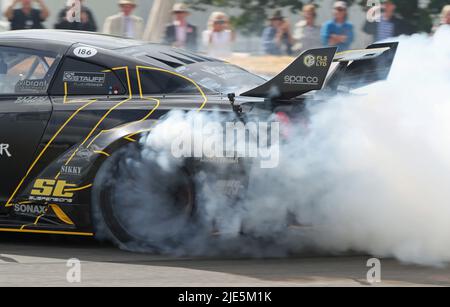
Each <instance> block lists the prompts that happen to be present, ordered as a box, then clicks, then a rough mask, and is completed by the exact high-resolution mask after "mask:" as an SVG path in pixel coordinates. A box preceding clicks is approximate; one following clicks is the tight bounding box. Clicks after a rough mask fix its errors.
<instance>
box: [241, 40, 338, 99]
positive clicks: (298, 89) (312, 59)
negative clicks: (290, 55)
mask: <svg viewBox="0 0 450 307" xmlns="http://www.w3.org/2000/svg"><path fill="white" fill-rule="evenodd" d="M336 50H337V48H335V47H330V48H320V49H312V50H308V51H305V52H303V53H302V54H301V55H300V56H299V57H298V58H297V59H296V60H295V61H294V62H292V64H291V65H289V66H288V67H287V68H286V69H285V70H283V71H282V72H281V73H280V74H278V75H277V76H276V77H275V78H273V79H271V80H270V81H268V82H266V83H264V84H262V85H260V86H258V87H257V88H255V89H252V90H250V91H247V92H245V93H242V94H241V96H248V97H260V98H271V99H292V98H295V97H298V96H300V95H303V94H305V93H307V92H310V91H314V90H320V89H322V86H323V84H324V82H325V79H326V77H327V74H328V71H329V69H330V66H331V64H332V62H333V59H334V56H335V54H336Z"/></svg>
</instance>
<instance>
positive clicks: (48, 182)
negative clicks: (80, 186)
mask: <svg viewBox="0 0 450 307" xmlns="http://www.w3.org/2000/svg"><path fill="white" fill-rule="evenodd" d="M76 186H77V185H76V184H69V183H67V182H66V181H64V180H53V179H38V180H36V182H35V183H34V186H33V189H32V190H31V196H30V198H29V200H31V201H52V202H68V203H71V202H72V197H73V196H74V193H72V192H67V191H66V189H70V188H75V187H76Z"/></svg>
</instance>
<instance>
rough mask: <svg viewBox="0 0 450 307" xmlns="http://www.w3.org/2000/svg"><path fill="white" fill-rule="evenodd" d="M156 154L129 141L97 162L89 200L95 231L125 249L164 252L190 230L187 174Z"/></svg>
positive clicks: (192, 191)
mask: <svg viewBox="0 0 450 307" xmlns="http://www.w3.org/2000/svg"><path fill="white" fill-rule="evenodd" d="M158 155H159V154H158V153H156V152H151V151H149V149H146V150H145V151H142V150H141V149H140V148H139V145H135V144H130V145H129V146H126V147H125V148H122V149H119V150H118V151H117V152H115V153H114V154H113V155H112V156H111V157H109V158H108V159H107V160H106V161H105V163H104V164H103V165H102V166H101V167H100V169H99V171H98V173H97V176H96V179H95V182H94V189H93V202H92V203H93V217H94V224H95V229H96V233H97V234H98V235H99V236H100V237H102V238H107V239H109V240H112V241H113V242H114V243H116V244H117V245H119V246H120V247H121V248H125V249H129V250H139V249H140V248H145V250H146V251H148V249H152V250H153V251H156V252H166V251H171V250H173V249H176V248H177V247H178V246H179V245H181V244H182V242H183V239H184V238H186V236H189V234H190V233H192V231H195V227H196V221H195V209H196V206H195V201H196V200H195V184H194V181H193V180H192V177H191V174H190V173H189V170H188V169H187V168H186V167H184V165H183V164H182V163H179V161H177V163H175V164H174V165H172V166H171V167H170V168H166V169H164V168H163V167H162V166H161V165H160V164H159V163H157V162H156V161H157V160H158V159H157V158H158ZM124 191H125V192H124Z"/></svg>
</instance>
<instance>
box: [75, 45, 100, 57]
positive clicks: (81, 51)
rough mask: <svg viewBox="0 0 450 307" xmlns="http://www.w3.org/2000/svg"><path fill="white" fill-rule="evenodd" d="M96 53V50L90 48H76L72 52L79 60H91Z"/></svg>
mask: <svg viewBox="0 0 450 307" xmlns="http://www.w3.org/2000/svg"><path fill="white" fill-rule="evenodd" d="M97 53H98V50H97V49H95V48H92V47H77V48H75V49H74V50H73V54H74V55H75V56H77V57H79V58H84V59H86V58H91V57H93V56H95V55H96V54H97Z"/></svg>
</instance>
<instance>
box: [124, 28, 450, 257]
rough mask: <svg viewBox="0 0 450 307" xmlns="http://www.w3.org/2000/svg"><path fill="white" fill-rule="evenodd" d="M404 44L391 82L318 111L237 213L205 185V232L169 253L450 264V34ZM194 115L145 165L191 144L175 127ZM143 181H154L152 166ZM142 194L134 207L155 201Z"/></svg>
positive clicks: (190, 233) (313, 109)
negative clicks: (180, 139) (305, 254)
mask: <svg viewBox="0 0 450 307" xmlns="http://www.w3.org/2000/svg"><path fill="white" fill-rule="evenodd" d="M399 41H400V46H399V50H398V54H397V57H396V60H395V63H394V66H393V69H392V72H391V75H390V77H389V80H388V81H386V82H380V83H377V84H374V85H371V86H369V87H366V88H364V89H361V90H359V91H358V92H357V93H355V94H352V95H339V96H337V97H330V98H329V100H328V101H327V102H326V103H321V104H312V103H311V104H310V105H309V112H310V114H311V116H310V124H309V128H308V131H309V132H308V134H306V135H305V134H304V133H303V132H304V131H302V132H300V131H299V132H298V135H297V136H294V137H291V138H290V140H289V141H288V143H286V144H284V145H283V146H282V147H281V157H280V160H281V161H280V164H279V166H278V167H277V168H275V169H270V170H267V169H261V168H258V167H254V168H253V169H252V170H251V182H250V184H249V187H248V189H247V190H248V191H247V193H246V197H245V198H244V199H242V200H241V201H239V203H238V204H236V205H233V206H230V205H229V204H227V202H226V198H223V197H220V195H219V194H218V193H217V192H214V189H211V188H210V186H208V185H207V184H206V183H210V182H212V181H213V180H212V179H211V176H214V175H215V174H211V173H204V172H203V173H201V174H199V175H198V176H197V178H196V181H197V184H198V185H199V186H203V187H206V186H208V188H203V189H201V191H199V193H200V199H201V203H200V204H199V205H198V206H199V214H200V221H201V223H200V224H199V225H201V226H199V227H197V228H196V227H190V228H189V229H187V230H186V232H185V233H183V234H182V236H181V237H180V240H179V242H180V244H179V245H177V246H176V247H173V246H171V247H170V248H168V247H167V246H159V248H160V250H162V251H163V252H165V253H169V254H174V255H197V256H198V255H202V256H211V255H221V256H224V255H225V256H256V257H266V256H287V255H290V254H292V253H298V252H301V251H304V250H305V249H306V248H308V249H309V248H314V249H316V250H320V251H322V252H326V253H333V254H334V253H344V252H348V251H354V252H361V253H368V254H371V255H374V256H379V257H395V258H397V259H399V260H401V261H405V262H411V263H418V264H430V265H442V264H444V263H446V262H448V261H450V28H441V29H440V30H439V31H438V32H437V33H436V34H435V36H434V37H428V36H426V35H415V36H412V37H401V38H400V39H399ZM192 116H193V115H192V113H188V114H186V115H185V116H184V117H183V116H182V115H180V114H179V113H177V114H175V115H173V116H169V117H168V118H167V119H166V120H165V121H163V122H162V123H160V124H159V125H158V126H157V128H156V129H155V130H154V131H153V132H152V133H150V134H149V135H148V136H147V137H145V138H143V139H142V140H141V143H142V144H143V146H144V149H143V151H142V152H141V155H140V158H139V159H144V160H145V156H146V152H147V149H148V147H152V148H155V144H159V146H163V147H164V146H165V148H170V147H168V146H170V144H171V141H172V140H173V138H174V137H175V136H177V135H179V133H180V130H178V132H177V129H174V128H173V127H174V126H176V127H181V128H179V129H182V130H183V129H186V127H188V126H189V125H188V126H186V123H187V124H189V122H190V121H191V119H192ZM213 117H214V116H213ZM215 119H216V118H213V119H212V120H215ZM299 130H300V129H299ZM168 131H172V132H171V133H169V132H168ZM163 132H164V133H163ZM164 144H165V145H164ZM166 152H168V151H166ZM128 160H129V163H136V161H133V158H131V157H129V158H128ZM158 161H159V163H160V164H161V167H162V168H170V166H171V165H177V163H172V162H170V161H171V158H169V157H167V156H161V155H159V156H158ZM169 162H170V163H169ZM227 169H228V167H227V166H226V165H224V166H223V167H222V168H219V169H217V174H219V173H220V172H227ZM135 170H136V171H137V172H140V171H142V172H145V165H143V166H142V167H139V168H136V169H135ZM134 176H136V175H134ZM117 180H118V181H121V182H123V181H126V180H127V178H117ZM202 183H204V184H203V185H202ZM146 184H147V185H148V184H149V183H146ZM138 190H139V186H138V187H137V189H134V190H133V197H132V199H133V201H134V202H136V200H137V199H139V201H141V202H143V203H146V202H147V203H149V202H152V200H151V199H148V198H146V197H145V195H147V194H148V193H147V194H146V193H142V195H141V196H142V197H140V196H139V192H138ZM160 205H161V206H163V205H164V204H160ZM152 208H153V209H154V208H155V206H154V205H152ZM129 218H131V219H132V217H129ZM139 221H140V225H141V226H142V225H143V223H142V220H139ZM210 223H212V224H214V227H212V226H208V225H210ZM132 224H133V222H132V221H131V222H130V225H132ZM164 225H165V227H167V225H166V224H164ZM292 225H295V227H292ZM290 226H291V227H290ZM154 227H155V226H154V225H153V226H152V227H151V229H154ZM163 231H164V230H161V232H163ZM161 232H158V233H161ZM211 232H218V233H221V236H219V237H217V238H214V237H211V236H210V235H209V234H210V233H211ZM242 234H244V235H242ZM148 235H149V236H150V235H151V234H150V233H149V234H148Z"/></svg>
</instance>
